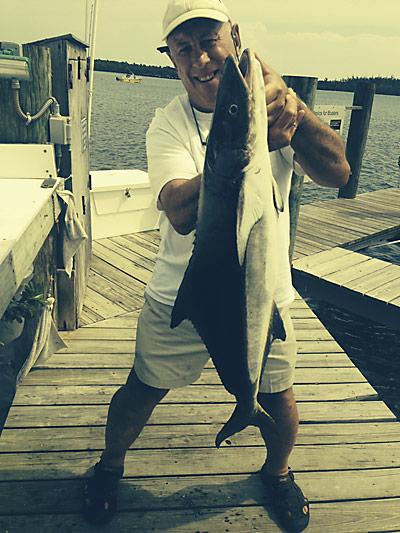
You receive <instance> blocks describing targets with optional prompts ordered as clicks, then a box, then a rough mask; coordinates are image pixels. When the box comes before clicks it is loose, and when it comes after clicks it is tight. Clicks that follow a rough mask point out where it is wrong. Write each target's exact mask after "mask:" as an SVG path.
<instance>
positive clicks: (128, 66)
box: [94, 59, 178, 80]
mask: <svg viewBox="0 0 400 533" xmlns="http://www.w3.org/2000/svg"><path fill="white" fill-rule="evenodd" d="M94 70H99V71H102V72H116V73H118V74H135V75H136V76H151V77H153V78H169V79H174V80H176V79H178V76H177V74H176V70H175V69H174V68H173V67H156V66H152V65H142V64H140V63H128V62H127V61H109V60H108V59H95V60H94Z"/></svg>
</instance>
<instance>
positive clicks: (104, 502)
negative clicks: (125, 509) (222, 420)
mask: <svg viewBox="0 0 400 533" xmlns="http://www.w3.org/2000/svg"><path fill="white" fill-rule="evenodd" d="M167 393H168V390H167V389H156V388H154V387H149V386H148V385H145V384H144V383H142V382H141V381H140V380H139V379H138V377H137V375H136V373H135V371H134V370H132V371H131V373H130V375H129V378H128V380H127V382H126V384H125V385H124V386H123V387H121V388H120V389H119V390H117V392H116V393H115V394H114V396H113V398H112V400H111V403H110V408H109V410H108V419H107V427H106V447H105V450H104V452H103V454H102V457H101V460H100V462H99V463H97V465H95V467H94V472H93V475H92V477H91V478H89V479H88V480H87V482H86V484H85V488H84V503H83V514H84V516H85V518H86V520H87V521H88V522H90V523H92V524H98V525H100V524H106V523H108V522H109V521H110V520H111V519H112V518H113V516H114V514H115V513H116V510H117V491H118V484H119V480H120V479H121V477H122V475H123V467H124V461H125V455H126V452H127V451H128V449H129V447H130V446H131V445H132V443H133V442H134V441H135V440H136V438H137V437H138V436H139V435H140V433H141V431H142V429H143V427H144V425H145V424H146V422H147V420H148V419H149V418H150V415H151V413H152V412H153V410H154V408H155V407H156V405H157V404H158V403H159V402H160V401H161V400H162V398H164V396H165V395H166V394H167Z"/></svg>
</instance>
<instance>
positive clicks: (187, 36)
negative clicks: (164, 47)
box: [167, 19, 240, 111]
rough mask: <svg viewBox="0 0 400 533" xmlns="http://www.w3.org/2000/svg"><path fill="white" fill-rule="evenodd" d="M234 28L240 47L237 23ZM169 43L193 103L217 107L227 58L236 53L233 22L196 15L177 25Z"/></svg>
mask: <svg viewBox="0 0 400 533" xmlns="http://www.w3.org/2000/svg"><path fill="white" fill-rule="evenodd" d="M234 32H235V39H237V44H238V47H239V46H240V40H239V34H238V30H237V26H235V27H234ZM167 43H168V46H169V49H170V57H171V60H172V62H173V63H174V65H175V68H176V69H177V72H178V75H179V78H180V79H181V81H182V83H183V85H184V86H185V89H186V91H187V93H188V95H189V100H190V102H191V104H192V105H193V106H194V107H195V108H196V109H199V110H200V111H214V107H215V102H216V98H217V91H218V85H219V80H220V77H221V74H222V68H223V66H224V63H225V59H226V58H227V57H228V56H229V55H233V56H234V57H236V51H235V45H234V42H233V38H232V36H231V25H230V23H229V22H226V23H221V22H217V21H214V20H210V19H193V20H190V21H188V22H186V23H184V24H181V25H180V26H178V28H176V30H174V31H173V32H172V33H171V35H170V36H169V37H168V41H167Z"/></svg>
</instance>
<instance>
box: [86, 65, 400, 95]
mask: <svg viewBox="0 0 400 533" xmlns="http://www.w3.org/2000/svg"><path fill="white" fill-rule="evenodd" d="M94 69H95V70H98V71H103V72H115V73H118V74H132V73H133V74H135V75H137V76H151V77H154V78H169V79H174V80H176V79H178V75H177V73H176V70H175V69H174V68H173V67H159V66H153V65H142V64H140V63H128V62H127V61H110V60H108V59H95V62H94ZM362 81H368V82H373V83H375V85H376V93H377V94H390V95H396V96H400V79H397V78H394V77H393V76H392V77H390V78H383V77H374V78H363V77H354V76H353V77H351V78H345V79H340V80H328V78H325V79H324V80H319V82H318V89H320V90H322V91H348V92H354V90H355V88H356V85H357V83H359V82H362Z"/></svg>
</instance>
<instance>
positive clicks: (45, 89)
mask: <svg viewBox="0 0 400 533" xmlns="http://www.w3.org/2000/svg"><path fill="white" fill-rule="evenodd" d="M23 54H24V56H26V57H28V58H29V59H30V71H31V79H30V80H29V81H21V82H20V84H21V89H20V101H21V107H22V109H23V111H24V112H29V113H31V114H32V115H34V114H35V113H36V112H37V111H38V110H39V109H40V108H41V106H42V105H43V104H44V102H45V101H46V100H47V99H48V97H49V96H50V95H51V60H50V51H49V49H48V48H45V47H43V46H34V45H28V44H26V45H24V47H23ZM0 95H1V102H0V143H5V144H8V143H33V144H35V143H38V144H40V143H47V142H48V140H49V134H48V117H49V111H46V113H44V115H43V117H41V118H40V119H38V120H36V121H35V122H32V123H31V124H30V125H29V126H27V125H26V124H25V122H24V121H23V120H22V119H21V118H20V117H19V116H18V115H17V113H16V111H15V105H14V95H13V91H12V89H11V80H9V79H0Z"/></svg>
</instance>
